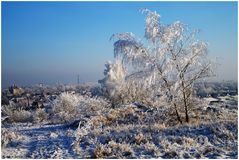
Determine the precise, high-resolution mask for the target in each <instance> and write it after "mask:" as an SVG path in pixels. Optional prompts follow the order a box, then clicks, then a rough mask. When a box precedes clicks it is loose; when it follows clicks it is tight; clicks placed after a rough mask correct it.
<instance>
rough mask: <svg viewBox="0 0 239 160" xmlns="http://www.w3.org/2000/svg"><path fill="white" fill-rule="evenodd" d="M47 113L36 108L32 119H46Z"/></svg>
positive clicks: (38, 120) (36, 120)
mask: <svg viewBox="0 0 239 160" xmlns="http://www.w3.org/2000/svg"><path fill="white" fill-rule="evenodd" d="M47 119H48V114H47V113H46V112H45V109H42V108H38V109H36V111H35V116H34V121H35V122H36V123H39V122H44V121H47Z"/></svg>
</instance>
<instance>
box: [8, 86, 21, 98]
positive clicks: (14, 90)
mask: <svg viewBox="0 0 239 160" xmlns="http://www.w3.org/2000/svg"><path fill="white" fill-rule="evenodd" d="M9 92H10V93H11V94H12V95H13V96H18V95H21V94H22V93H23V92H24V90H23V89H22V88H20V87H18V86H16V85H13V86H11V87H9Z"/></svg>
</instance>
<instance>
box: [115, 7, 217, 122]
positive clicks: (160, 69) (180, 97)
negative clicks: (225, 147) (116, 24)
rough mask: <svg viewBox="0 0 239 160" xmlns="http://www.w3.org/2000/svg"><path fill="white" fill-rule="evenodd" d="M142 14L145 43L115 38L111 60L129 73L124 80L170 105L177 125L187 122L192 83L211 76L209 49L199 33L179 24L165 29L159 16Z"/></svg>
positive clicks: (122, 36) (127, 35)
mask: <svg viewBox="0 0 239 160" xmlns="http://www.w3.org/2000/svg"><path fill="white" fill-rule="evenodd" d="M142 12H143V13H144V14H146V19H145V22H146V26H145V38H146V41H147V42H146V43H143V42H142V40H139V39H137V38H136V37H135V36H134V34H133V33H120V34H114V35H113V36H112V39H113V40H114V41H115V42H114V56H115V58H116V59H117V61H121V63H122V64H123V66H124V68H125V71H129V70H131V72H128V73H125V75H126V76H125V80H127V78H128V77H131V79H134V80H135V81H137V83H143V84H144V85H145V86H147V87H151V88H152V91H153V92H154V96H156V95H158V94H160V95H161V96H163V97H164V99H165V100H166V101H167V102H168V103H169V105H170V106H171V108H173V110H174V113H175V115H176V116H177V120H178V121H179V122H180V123H183V122H184V121H185V122H189V120H190V119H189V115H190V114H189V113H190V110H191V109H192V108H193V104H194V101H195V95H194V88H193V85H194V83H195V82H196V81H198V80H200V79H202V78H206V77H209V76H211V75H213V69H212V68H213V67H212V63H211V61H210V60H208V59H207V53H208V49H207V46H208V45H207V43H205V42H203V41H199V40H197V39H196V36H197V33H199V31H198V30H190V29H189V28H188V26H187V25H185V24H183V23H181V22H179V21H176V22H174V23H172V24H169V25H164V24H162V23H160V15H159V14H158V13H156V12H151V11H149V10H148V9H143V10H142ZM146 45H147V46H146ZM127 68H128V69H127ZM132 77H133V78H132ZM124 82H126V83H127V81H124ZM182 113H183V115H182Z"/></svg>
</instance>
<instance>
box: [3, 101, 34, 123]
mask: <svg viewBox="0 0 239 160" xmlns="http://www.w3.org/2000/svg"><path fill="white" fill-rule="evenodd" d="M2 114H3V115H4V116H7V117H8V120H9V122H10V123H13V122H22V123H23V122H32V121H33V116H32V113H31V112H29V111H26V110H23V109H21V108H19V107H17V105H16V104H15V103H10V104H9V105H4V106H2Z"/></svg>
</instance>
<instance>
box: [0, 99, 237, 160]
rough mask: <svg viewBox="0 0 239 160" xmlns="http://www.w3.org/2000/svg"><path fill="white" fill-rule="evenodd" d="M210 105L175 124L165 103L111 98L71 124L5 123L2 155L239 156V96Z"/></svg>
mask: <svg viewBox="0 0 239 160" xmlns="http://www.w3.org/2000/svg"><path fill="white" fill-rule="evenodd" d="M89 99H90V98H89ZM205 100H206V101H207V102H209V103H210V102H211V101H212V100H213V101H215V99H212V98H205ZM102 101H103V100H102V99H99V98H98V99H92V101H91V103H96V102H98V103H102V104H103V102H102ZM209 103H208V106H202V107H201V110H200V113H201V115H202V116H200V119H195V120H192V122H191V123H188V124H182V125H181V124H178V125H172V126H170V125H169V124H170V123H165V115H164V114H165V111H164V110H165V109H166V108H165V107H161V108H152V107H147V106H143V105H139V104H137V103H134V104H127V105H122V106H121V107H118V108H115V109H112V108H110V107H109V106H107V105H105V104H106V102H104V105H105V107H102V108H101V107H99V106H97V105H99V104H97V105H95V106H92V108H90V110H91V112H90V110H89V108H88V110H87V112H85V113H84V112H81V115H80V116H79V117H80V119H77V120H75V121H69V122H66V123H61V124H59V123H58V124H53V122H52V121H50V120H49V119H48V120H49V121H48V120H47V121H43V122H39V123H31V122H27V123H5V124H2V152H1V154H2V158H238V150H237V146H238V142H237V138H238V137H237V136H238V128H237V127H238V124H237V116H238V115H237V96H225V97H220V103H210V104H209ZM78 124H79V127H78Z"/></svg>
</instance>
